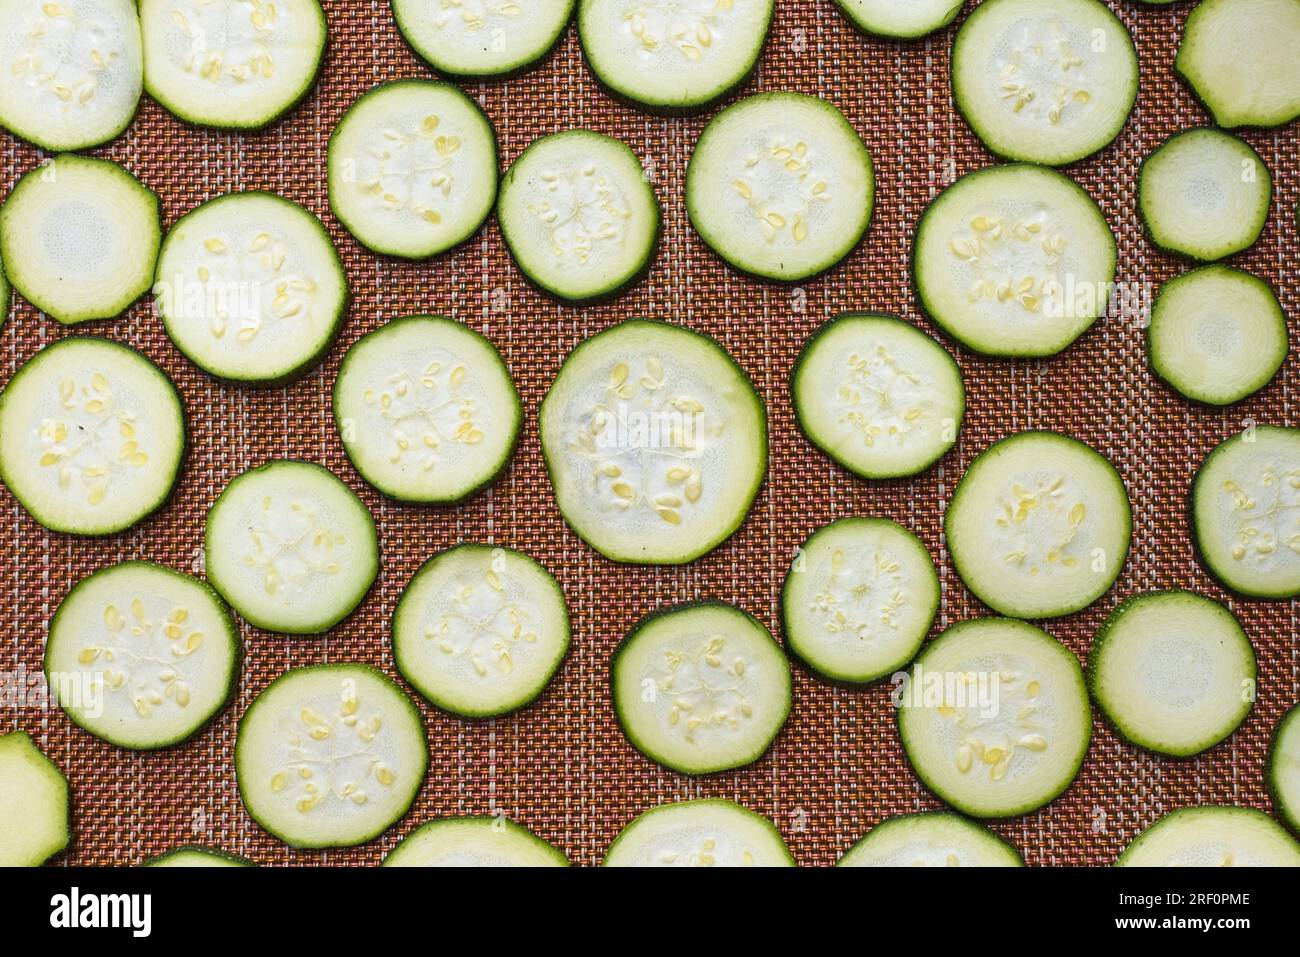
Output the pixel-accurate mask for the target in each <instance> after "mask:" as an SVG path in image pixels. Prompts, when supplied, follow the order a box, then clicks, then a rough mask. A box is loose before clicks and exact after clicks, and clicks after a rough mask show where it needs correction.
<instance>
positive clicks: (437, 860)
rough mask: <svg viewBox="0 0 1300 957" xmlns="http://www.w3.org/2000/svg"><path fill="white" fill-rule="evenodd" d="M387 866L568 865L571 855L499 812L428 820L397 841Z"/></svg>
mask: <svg viewBox="0 0 1300 957" xmlns="http://www.w3.org/2000/svg"><path fill="white" fill-rule="evenodd" d="M383 866H384V867H568V866H569V859H568V858H567V857H565V856H564V852H563V851H561V850H560V849H559V848H558V847H553V846H552V845H550V844H547V843H546V842H545V841H543V840H542V839H541V838H540V837H538V836H537V835H536V834H534V833H533V832H532V831H530V830H528V828H526V827H523V826H522V825H519V824H516V823H514V822H513V821H508V820H506V819H505V818H497V817H448V818H443V819H442V820H439V821H430V822H429V823H428V824H425V825H423V826H422V827H418V828H416V829H415V830H414V831H412V832H411V833H410V834H408V835H407V836H406V837H404V838H402V839H401V840H400V841H398V842H397V846H396V847H394V848H393V849H392V850H391V851H389V852H388V856H387V857H385V858H384V864H383Z"/></svg>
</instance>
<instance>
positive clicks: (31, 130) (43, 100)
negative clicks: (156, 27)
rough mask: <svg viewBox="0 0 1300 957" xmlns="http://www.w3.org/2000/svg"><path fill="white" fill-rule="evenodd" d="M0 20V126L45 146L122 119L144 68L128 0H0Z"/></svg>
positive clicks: (103, 130) (62, 146) (101, 130)
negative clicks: (0, 30) (0, 26)
mask: <svg viewBox="0 0 1300 957" xmlns="http://www.w3.org/2000/svg"><path fill="white" fill-rule="evenodd" d="M0 22H3V23H5V24H7V25H8V29H6V30H5V32H4V35H3V36H0V125H3V126H4V127H5V128H6V129H7V130H9V132H11V133H13V134H14V135H15V136H18V137H21V138H22V139H25V140H27V141H28V142H30V143H35V144H36V145H37V146H39V147H40V148H41V149H43V150H48V151H50V152H59V151H61V150H67V151H72V150H83V149H88V148H89V147H92V146H98V145H100V144H101V143H107V142H108V141H109V140H111V139H113V138H115V137H116V136H117V135H118V134H119V133H121V132H122V131H123V130H125V129H126V128H127V126H128V125H130V123H131V120H132V119H133V118H134V117H135V110H136V106H137V105H138V104H139V102H140V90H141V87H142V82H143V75H144V61H143V59H142V57H141V52H140V21H139V19H137V17H136V13H135V4H133V3H131V0H58V2H50V0H0Z"/></svg>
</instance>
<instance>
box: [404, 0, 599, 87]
mask: <svg viewBox="0 0 1300 957" xmlns="http://www.w3.org/2000/svg"><path fill="white" fill-rule="evenodd" d="M573 3H574V0H512V2H511V3H494V2H492V0H462V2H460V3H457V4H454V5H453V4H450V3H446V4H444V3H430V2H429V0H392V4H393V19H394V20H396V21H397V29H399V30H400V31H401V32H402V36H404V37H405V38H406V42H407V43H409V44H410V45H411V47H412V48H413V49H414V50H415V52H416V53H418V54H419V55H420V56H422V57H423V58H424V59H425V60H427V61H428V63H429V65H430V66H432V67H433V68H434V69H435V70H439V71H441V72H443V73H451V74H453V75H456V76H468V77H475V76H499V75H501V74H504V73H513V72H514V71H516V70H520V69H522V68H524V67H526V66H529V65H531V64H533V63H535V62H537V61H538V60H540V59H541V58H542V57H544V56H545V55H546V53H547V52H548V51H549V50H550V49H551V47H553V46H555V42H556V40H558V39H559V37H560V34H561V33H563V32H564V28H565V27H566V26H568V24H569V17H570V15H571V14H572V13H573Z"/></svg>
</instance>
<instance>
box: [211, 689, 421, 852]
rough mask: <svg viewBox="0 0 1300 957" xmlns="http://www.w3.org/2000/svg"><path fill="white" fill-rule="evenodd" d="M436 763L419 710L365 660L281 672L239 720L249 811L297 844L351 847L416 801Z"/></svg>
mask: <svg viewBox="0 0 1300 957" xmlns="http://www.w3.org/2000/svg"><path fill="white" fill-rule="evenodd" d="M428 764H429V750H428V744H427V743H426V741H425V734H424V725H423V724H422V723H421V721H420V713H419V711H418V710H416V707H415V704H414V703H413V702H412V701H411V699H410V698H408V697H407V696H406V693H405V692H403V691H402V689H401V688H399V687H398V686H397V685H396V684H394V683H393V682H392V681H391V680H390V679H388V678H387V677H385V676H384V675H383V674H381V673H380V672H378V671H376V670H375V669H374V668H371V667H369V666H367V665H360V664H339V665H314V666H311V667H307V668H296V669H294V670H292V671H287V672H285V673H284V674H283V675H281V676H280V677H279V678H276V679H275V680H274V681H272V682H271V684H270V685H268V686H267V688H266V690H264V691H263V692H262V693H261V694H259V695H258V696H257V697H256V698H255V699H254V700H253V703H252V704H250V705H249V706H248V710H247V711H246V712H244V716H243V718H241V719H240V721H239V731H238V734H237V736H236V739H235V775H236V778H237V780H238V783H239V796H240V797H241V798H242V799H243V802H244V806H245V807H246V808H248V813H249V814H250V815H252V817H253V820H255V821H256V822H257V823H258V824H260V825H261V826H262V827H264V828H266V830H268V831H270V832H271V833H272V834H274V835H275V836H276V837H278V838H279V839H280V840H282V841H284V842H285V843H286V844H290V845H292V846H294V847H350V846H352V845H354V844H364V843H365V842H366V841H369V840H371V839H372V838H375V837H378V836H379V835H380V834H382V833H383V832H384V831H386V830H387V829H388V828H389V826H390V825H392V824H393V823H395V822H396V821H397V820H398V819H400V818H401V817H402V815H404V814H405V813H406V812H407V810H408V809H409V808H410V806H411V803H412V802H413V801H414V800H415V795H416V793H417V792H418V791H419V790H420V785H421V784H422V783H423V782H424V772H425V770H426V769H427V768H428Z"/></svg>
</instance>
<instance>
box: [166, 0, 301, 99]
mask: <svg viewBox="0 0 1300 957" xmlns="http://www.w3.org/2000/svg"><path fill="white" fill-rule="evenodd" d="M204 6H205V4H202V3H195V4H193V5H191V4H189V3H176V4H174V5H173V6H172V7H171V9H170V14H169V16H170V18H171V22H172V23H173V24H174V25H175V27H176V29H177V30H179V31H180V32H181V34H182V35H183V36H184V37H185V38H186V39H187V40H188V41H189V43H188V49H187V51H186V56H185V58H184V60H182V61H181V69H183V70H184V71H185V72H186V73H190V74H193V75H194V76H196V77H199V78H201V79H203V80H206V81H208V82H210V83H213V84H220V83H222V82H224V81H230V82H234V83H247V82H249V81H252V80H256V79H257V78H259V77H260V78H262V79H264V80H269V79H271V77H272V76H274V75H275V69H276V63H275V58H274V56H273V55H272V53H271V48H270V45H269V42H268V41H269V39H270V35H271V31H272V30H274V29H275V28H276V21H277V12H276V9H275V3H274V2H272V0H243V2H241V3H240V4H239V6H240V7H241V8H245V9H247V16H241V14H242V10H241V11H240V13H237V14H234V15H231V14H230V13H229V12H227V11H224V10H223V11H222V13H223V14H224V15H223V16H221V20H222V23H223V25H224V28H225V29H224V31H222V32H223V33H224V35H225V37H226V40H227V43H226V46H224V47H222V48H219V49H213V48H212V35H213V31H212V30H211V29H209V27H210V25H211V23H210V19H211V17H213V16H215V15H214V14H211V13H210V11H208V10H204V9H203V7H204ZM220 6H222V7H225V6H229V7H231V8H233V7H234V4H229V5H227V4H221V5H220ZM212 22H215V21H212Z"/></svg>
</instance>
